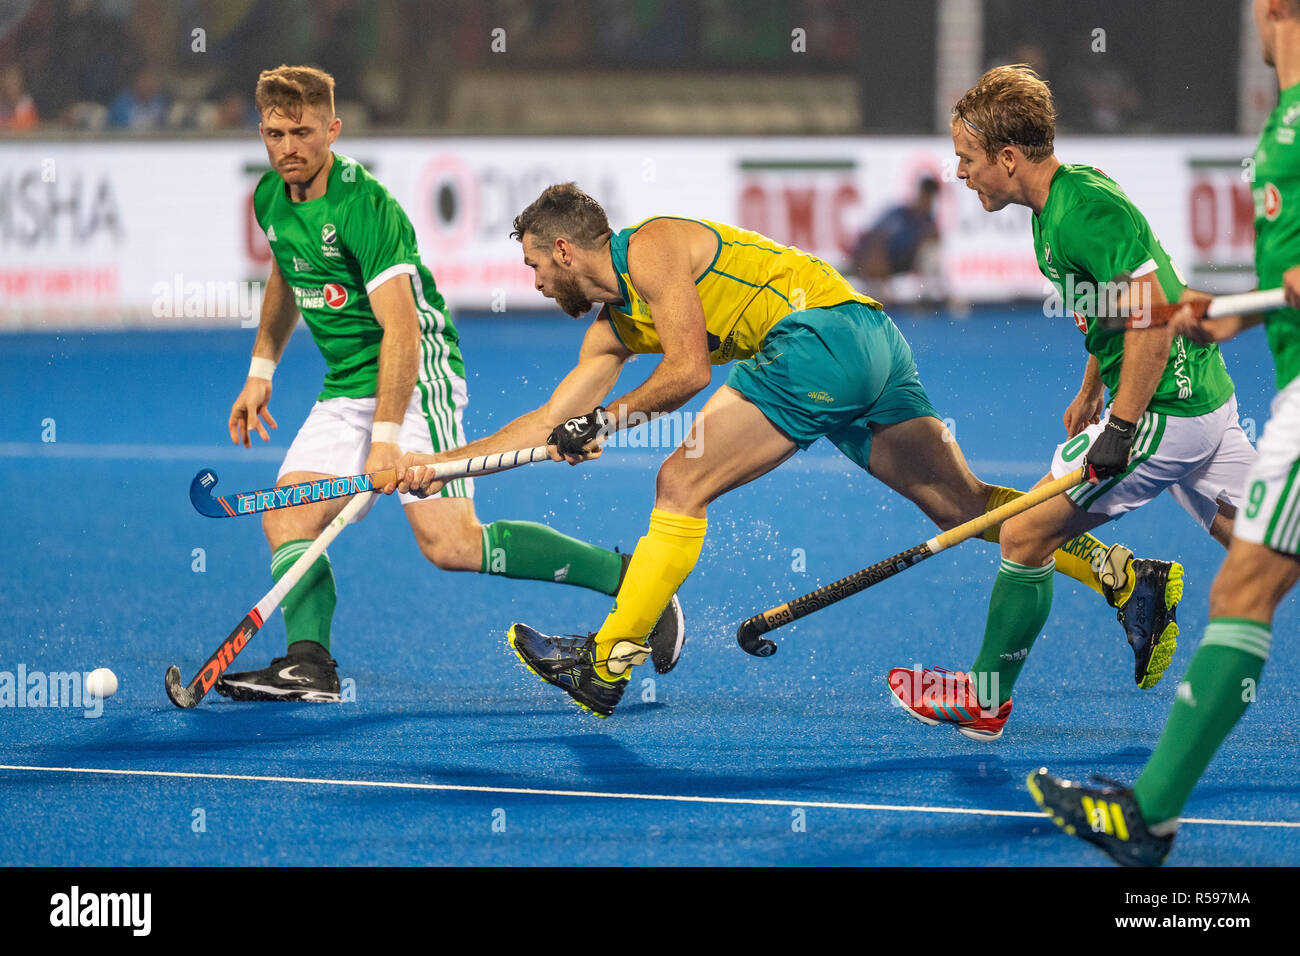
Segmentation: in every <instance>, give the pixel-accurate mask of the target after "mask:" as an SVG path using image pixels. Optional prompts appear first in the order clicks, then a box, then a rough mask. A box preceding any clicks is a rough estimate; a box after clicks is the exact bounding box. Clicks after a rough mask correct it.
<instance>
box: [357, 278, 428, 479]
mask: <svg viewBox="0 0 1300 956" xmlns="http://www.w3.org/2000/svg"><path fill="white" fill-rule="evenodd" d="M370 308H371V310H372V311H373V312H374V313H375V321H376V322H378V323H379V324H380V325H381V326H382V327H383V330H384V337H383V339H382V340H381V341H380V343H379V378H378V381H377V383H376V385H375V417H374V424H373V425H372V431H371V436H372V437H371V441H370V454H369V455H368V456H367V457H366V465H365V470H366V472H368V473H371V474H373V473H374V472H376V471H382V470H385V469H388V468H396V467H397V462H398V460H399V459H400V458H401V457H402V449H401V448H400V447H399V446H398V444H397V432H398V430H399V429H400V428H401V427H402V419H403V418H404V417H405V416H406V407H407V405H409V404H410V402H411V393H412V392H413V391H415V383H416V381H417V380H418V379H419V374H420V318H419V313H417V312H416V309H415V295H414V293H413V292H412V291H411V277H410V276H409V275H407V274H405V273H403V274H400V275H395V276H393V277H392V278H391V279H389V280H388V281H387V282H385V283H383V284H382V285H379V286H377V287H375V289H374V290H373V291H372V292H371V293H370Z"/></svg>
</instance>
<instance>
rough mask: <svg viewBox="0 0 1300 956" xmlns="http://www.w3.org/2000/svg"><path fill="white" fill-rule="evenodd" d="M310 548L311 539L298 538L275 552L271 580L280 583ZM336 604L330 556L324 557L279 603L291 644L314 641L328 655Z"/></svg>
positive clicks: (272, 556) (317, 560)
mask: <svg viewBox="0 0 1300 956" xmlns="http://www.w3.org/2000/svg"><path fill="white" fill-rule="evenodd" d="M310 546H311V540H310V539H309V538H299V539H298V540H296V541H286V542H285V543H284V544H282V545H280V547H278V548H276V549H275V551H274V552H272V554H271V577H272V578H274V579H275V580H276V581H279V580H280V578H282V577H284V575H285V572H286V571H288V570H289V568H291V567H293V563H294V562H295V561H297V560H298V559H299V558H300V557H302V555H303V552H304V551H306V550H307V549H308V548H309V547H310ZM336 600H337V598H336V595H335V592H334V572H333V571H332V570H331V569H330V559H329V555H327V554H322V555H321V556H320V557H319V558H317V559H316V562H315V563H314V564H313V565H312V566H311V567H310V568H308V569H307V573H306V574H304V575H303V576H302V578H301V579H300V580H299V581H298V583H297V584H295V585H294V586H293V588H292V589H291V590H290V591H289V593H288V594H286V595H285V596H284V600H283V601H281V602H280V609H281V610H282V611H284V630H285V633H286V634H287V635H288V638H289V643H290V644H292V643H294V642H295V641H315V642H316V643H317V644H320V645H321V646H322V647H324V648H325V650H327V651H328V650H329V649H330V621H331V620H332V619H333V617H334V604H335V602H336Z"/></svg>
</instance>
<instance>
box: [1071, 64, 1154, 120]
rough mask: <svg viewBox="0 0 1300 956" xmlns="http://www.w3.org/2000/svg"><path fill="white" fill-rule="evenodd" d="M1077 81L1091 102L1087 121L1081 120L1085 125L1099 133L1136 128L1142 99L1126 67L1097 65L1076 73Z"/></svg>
mask: <svg viewBox="0 0 1300 956" xmlns="http://www.w3.org/2000/svg"><path fill="white" fill-rule="evenodd" d="M1076 82H1078V83H1079V85H1080V86H1081V87H1082V90H1083V97H1084V100H1085V102H1086V103H1087V104H1088V112H1087V117H1086V124H1085V123H1079V125H1080V127H1081V128H1083V129H1086V130H1088V131H1090V132H1096V133H1125V132H1132V131H1133V124H1134V122H1135V121H1138V120H1140V118H1141V117H1140V112H1141V108H1142V101H1141V99H1140V98H1139V97H1138V93H1137V88H1136V85H1135V84H1134V83H1133V80H1132V78H1131V77H1129V76H1128V74H1126V73H1125V72H1124V70H1123V69H1122V68H1120V67H1117V66H1106V67H1096V66H1093V67H1091V68H1090V69H1086V70H1083V71H1081V72H1080V73H1076Z"/></svg>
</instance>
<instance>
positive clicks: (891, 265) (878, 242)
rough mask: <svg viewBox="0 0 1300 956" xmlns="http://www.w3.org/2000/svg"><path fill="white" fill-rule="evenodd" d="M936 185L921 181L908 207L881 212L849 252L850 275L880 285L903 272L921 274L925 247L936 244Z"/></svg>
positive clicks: (926, 179)
mask: <svg viewBox="0 0 1300 956" xmlns="http://www.w3.org/2000/svg"><path fill="white" fill-rule="evenodd" d="M938 192H939V183H938V182H937V181H936V180H935V179H933V178H932V177H930V176H926V177H924V178H923V179H922V180H921V181H920V182H919V183H918V184H917V189H916V198H915V199H913V200H912V201H911V202H910V203H905V204H901V205H898V206H893V207H891V208H889V209H887V210H885V213H884V215H882V216H881V217H880V218H879V219H878V220H876V222H875V224H874V225H873V226H872V227H871V228H870V229H868V230H867V231H866V232H864V233H863V234H862V236H861V238H859V239H858V243H857V246H856V247H855V248H854V250H853V267H854V273H855V274H856V275H857V276H859V277H860V278H863V279H866V280H868V281H869V282H881V281H884V280H887V279H889V278H891V277H893V276H897V275H901V274H903V273H907V272H918V271H921V266H922V265H923V264H927V263H926V259H927V255H926V253H927V252H928V250H927V248H926V247H927V246H929V247H934V246H936V245H937V244H938V241H939V226H938V224H937V223H935V221H934V197H935V195H936V194H937V193H938Z"/></svg>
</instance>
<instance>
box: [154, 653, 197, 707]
mask: <svg viewBox="0 0 1300 956" xmlns="http://www.w3.org/2000/svg"><path fill="white" fill-rule="evenodd" d="M163 686H165V687H166V688H167V696H168V698H170V699H171V702H172V703H173V704H175V705H176V706H177V707H181V708H183V709H185V710H189V709H190V708H191V707H193V706H194V705H195V704H197V703H198V702H199V695H198V694H196V693H195V692H194V691H193V690H191V689H190V688H188V687H185V686H184V685H183V684H181V669H180V668H179V667H177V666H176V665H175V664H173V665H172V666H171V667H169V668H167V673H166V674H165V675H164V676H163Z"/></svg>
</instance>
